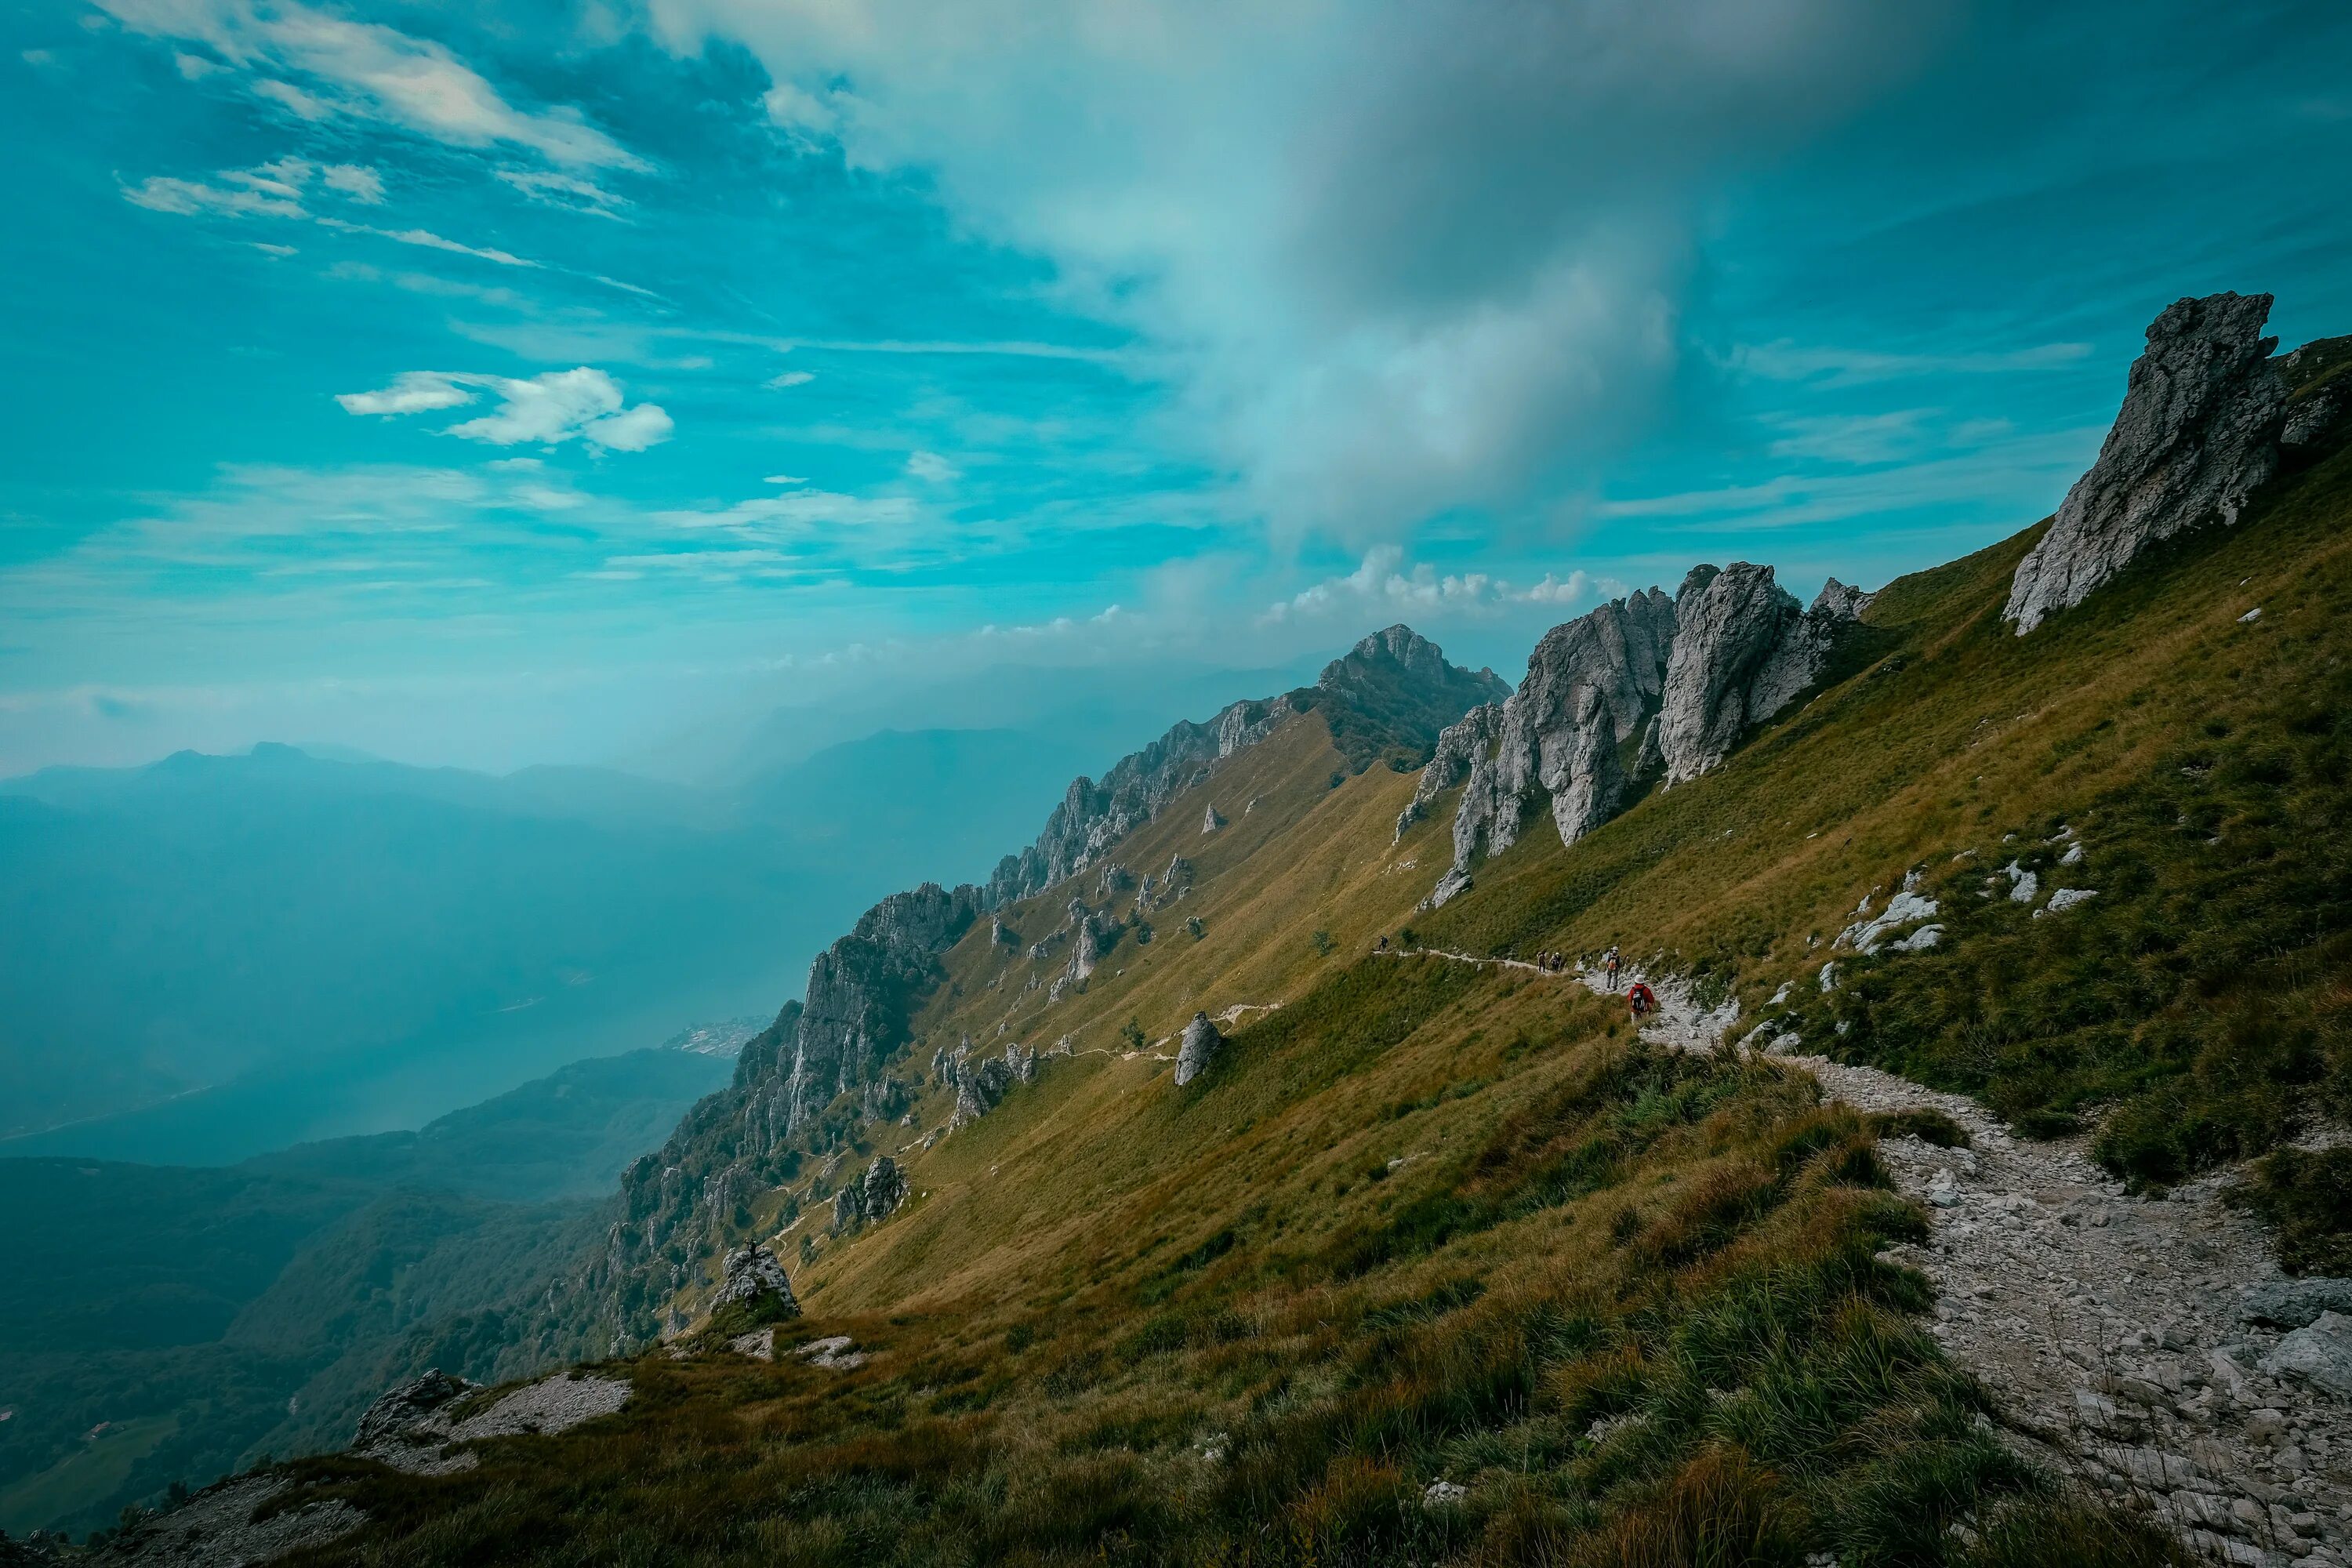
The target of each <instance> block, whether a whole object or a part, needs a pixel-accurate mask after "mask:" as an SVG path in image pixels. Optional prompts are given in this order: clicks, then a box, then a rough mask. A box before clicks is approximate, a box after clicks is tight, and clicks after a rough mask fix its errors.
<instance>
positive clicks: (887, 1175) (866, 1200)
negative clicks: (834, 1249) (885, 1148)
mask: <svg viewBox="0 0 2352 1568" xmlns="http://www.w3.org/2000/svg"><path fill="white" fill-rule="evenodd" d="M906 1201H907V1177H906V1173H904V1172H902V1171H900V1170H899V1169H898V1161H896V1160H893V1159H892V1158H890V1156H889V1155H887V1154H877V1155H876V1156H875V1157H874V1163H872V1164H871V1165H868V1166H866V1174H865V1175H864V1177H862V1178H861V1179H859V1180H857V1181H855V1182H852V1183H850V1184H848V1185H847V1186H845V1187H844V1188H842V1189H841V1191H839V1192H837V1193H835V1194H834V1195H833V1229H834V1234H835V1235H836V1236H840V1235H845V1234H846V1233H848V1232H850V1231H854V1230H856V1229H857V1228H859V1227H860V1226H868V1225H874V1224H877V1223H878V1222H880V1221H882V1220H886V1219H887V1218H889V1217H890V1216H891V1215H894V1214H896V1213H898V1205H900V1204H902V1203H905V1202H906Z"/></svg>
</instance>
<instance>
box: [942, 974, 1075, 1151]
mask: <svg viewBox="0 0 2352 1568" xmlns="http://www.w3.org/2000/svg"><path fill="white" fill-rule="evenodd" d="M1055 984H1056V985H1058V984H1061V983H1060V982H1059V981H1056V982H1055ZM1021 1048H1022V1047H1019V1046H1017V1045H1016V1046H1014V1047H1012V1049H1013V1050H1016V1051H1017V1050H1020V1049H1021ZM1024 1054H1025V1053H1024ZM950 1073H951V1075H952V1078H953V1080H954V1083H955V1091H956V1100H955V1112H954V1114H953V1115H952V1116H950V1118H949V1120H948V1126H949V1128H950V1130H953V1129H955V1128H959V1127H969V1126H970V1125H971V1123H973V1122H975V1121H979V1120H980V1119H981V1118H982V1117H983V1116H985V1115H987V1114H988V1113H989V1112H990V1111H992V1110H995V1109H996V1106H997V1102H998V1101H1000V1100H1003V1098H1004V1095H1005V1091H1006V1090H1008V1089H1011V1088H1012V1087H1013V1084H1015V1083H1016V1082H1019V1081H1021V1080H1022V1078H1023V1075H1022V1074H1021V1073H1020V1072H1018V1071H1016V1070H1015V1069H1014V1067H1013V1063H1012V1062H1010V1061H1008V1060H1006V1059H1005V1058H1003V1057H989V1058H985V1059H984V1060H981V1061H976V1062H975V1061H972V1060H971V1059H970V1058H963V1057H959V1058H956V1059H955V1060H953V1061H952V1062H951V1063H950Z"/></svg>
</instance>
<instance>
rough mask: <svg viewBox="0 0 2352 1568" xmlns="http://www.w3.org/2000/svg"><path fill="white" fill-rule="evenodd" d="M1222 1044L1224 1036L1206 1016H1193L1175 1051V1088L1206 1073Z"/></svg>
mask: <svg viewBox="0 0 2352 1568" xmlns="http://www.w3.org/2000/svg"><path fill="white" fill-rule="evenodd" d="M1224 1043H1225V1037H1224V1036H1223V1035H1221V1034H1219V1033H1218V1032H1217V1026H1216V1025H1214V1024H1213V1023H1211V1022H1209V1016H1208V1014H1206V1013H1195V1014H1193V1015H1192V1022H1191V1023H1189V1024H1187V1025H1185V1026H1184V1041H1183V1044H1181V1046H1179V1047H1177V1049H1176V1087H1177V1088H1179V1089H1181V1088H1183V1087H1184V1086H1185V1085H1186V1084H1188V1083H1191V1082H1192V1080H1193V1079H1196V1078H1199V1077H1200V1076H1201V1075H1202V1073H1204V1072H1206V1071H1207V1070H1208V1068H1209V1063H1210V1061H1211V1060H1212V1059H1213V1058H1215V1056H1216V1054H1217V1052H1218V1051H1219V1049H1221V1048H1222V1047H1223V1045H1224Z"/></svg>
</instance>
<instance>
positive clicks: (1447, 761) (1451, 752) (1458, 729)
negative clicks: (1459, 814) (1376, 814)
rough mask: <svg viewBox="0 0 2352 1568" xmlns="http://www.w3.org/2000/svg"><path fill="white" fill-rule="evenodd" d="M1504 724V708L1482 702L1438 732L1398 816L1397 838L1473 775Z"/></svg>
mask: <svg viewBox="0 0 2352 1568" xmlns="http://www.w3.org/2000/svg"><path fill="white" fill-rule="evenodd" d="M1502 724H1503V705H1502V704H1501V703H1499V702H1481V703H1480V704H1479V705H1478V706H1477V707H1475V708H1473V709H1472V710H1470V711H1469V712H1467V713H1465V714H1464V715H1462V717H1461V718H1459V719H1457V720H1455V721H1454V722H1453V723H1451V724H1448V725H1447V726H1446V727H1445V728H1444V730H1442V731H1439V732H1438V736H1437V749H1436V751H1435V752H1433V753H1432V754H1431V756H1430V759H1429V762H1428V763H1427V764H1426V765H1425V766H1423V768H1422V770H1421V779H1420V782H1419V783H1417V784H1414V785H1413V791H1412V801H1411V802H1410V803H1408V804H1407V805H1406V806H1405V808H1404V810H1402V812H1400V813H1398V814H1397V823H1396V836H1397V837H1399V838H1402V837H1404V835H1405V830H1406V829H1407V828H1409V827H1411V826H1412V825H1413V824H1414V823H1416V822H1419V821H1421V820H1422V819H1423V817H1425V816H1428V815H1429V808H1430V807H1431V806H1432V805H1434V804H1435V803H1436V801H1437V797H1438V796H1439V795H1444V793H1445V792H1446V791H1447V790H1450V789H1452V788H1453V787H1454V785H1455V784H1460V783H1461V782H1462V781H1463V780H1464V779H1465V778H1467V777H1469V776H1470V770H1471V768H1472V767H1473V766H1474V765H1475V764H1476V763H1479V762H1482V761H1484V760H1485V758H1486V753H1487V752H1490V751H1492V750H1493V749H1494V746H1495V737H1496V735H1497V734H1499V733H1500V732H1501V731H1502Z"/></svg>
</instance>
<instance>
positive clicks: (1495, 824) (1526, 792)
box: [1407, 588, 1676, 897]
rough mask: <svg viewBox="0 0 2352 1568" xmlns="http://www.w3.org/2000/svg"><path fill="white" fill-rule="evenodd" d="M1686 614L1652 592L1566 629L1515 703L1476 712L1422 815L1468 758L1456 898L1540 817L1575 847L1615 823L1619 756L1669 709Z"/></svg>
mask: <svg viewBox="0 0 2352 1568" xmlns="http://www.w3.org/2000/svg"><path fill="white" fill-rule="evenodd" d="M1675 615H1676V611H1675V604H1674V601H1672V600H1670V599H1668V598H1667V597H1666V596H1665V595H1664V594H1663V593H1660V592H1659V591H1658V590H1657V589H1655V588H1652V589H1650V590H1649V591H1648V592H1647V593H1643V594H1635V595H1632V596H1631V597H1629V598H1624V599H1619V600H1616V601H1614V602H1613V603H1611V604H1607V605H1601V607H1600V608H1599V609H1597V610H1594V611H1593V612H1591V614H1590V615H1585V616H1578V617H1577V618H1576V619H1575V620H1572V621H1570V622H1568V623H1567V624H1566V625H1564V626H1554V627H1553V628H1552V629H1551V630H1550V631H1549V632H1547V633H1545V634H1544V637H1543V640H1542V641H1540V642H1538V643H1537V644H1536V647H1535V652H1534V653H1533V654H1531V655H1529V656H1528V674H1527V679H1525V680H1522V681H1521V682H1520V683H1519V688H1518V689H1517V691H1514V692H1513V693H1511V695H1510V697H1509V699H1508V700H1506V701H1505V702H1503V703H1502V704H1501V705H1500V706H1499V707H1493V706H1489V707H1485V708H1479V709H1476V710H1473V711H1472V712H1471V713H1470V714H1468V715H1467V716H1465V718H1464V719H1463V720H1461V721H1459V722H1458V723H1456V724H1455V725H1454V726H1453V728H1451V729H1449V730H1447V731H1445V732H1444V734H1442V735H1440V736H1439V737H1438V743H1437V754H1436V757H1435V758H1433V761H1432V765H1433V767H1434V766H1435V765H1436V763H1437V760H1438V759H1441V758H1442V759H1444V769H1442V770H1440V771H1439V773H1438V774H1437V777H1436V779H1435V780H1433V779H1432V777H1431V774H1430V772H1429V770H1423V782H1422V786H1421V789H1420V790H1419V791H1416V792H1415V795H1414V800H1415V802H1416V804H1420V803H1422V802H1423V801H1424V799H1425V798H1434V796H1435V795H1437V794H1438V793H1439V792H1440V791H1442V790H1444V788H1446V787H1447V786H1448V784H1450V782H1451V780H1450V778H1449V777H1448V776H1447V775H1448V773H1460V772H1461V771H1462V770H1463V767H1464V759H1466V760H1467V772H1468V774H1469V778H1468V782H1467V783H1466V784H1465V785H1464V786H1463V791H1462V799H1461V803H1460V804H1459V805H1457V806H1456V807H1455V811H1454V865H1453V868H1452V870H1451V871H1450V872H1449V873H1448V877H1447V880H1448V881H1449V882H1452V883H1454V884H1455V886H1454V888H1453V889H1451V890H1450V891H1449V893H1448V895H1447V896H1448V897H1450V896H1452V892H1453V891H1459V890H1460V887H1462V886H1466V885H1467V875H1468V872H1469V868H1470V864H1471V861H1472V860H1473V859H1474V858H1475V856H1476V855H1477V853H1478V852H1479V850H1481V849H1482V848H1483V849H1484V850H1485V851H1486V853H1487V854H1489V855H1495V854H1500V853H1501V852H1502V851H1503V850H1505V849H1507V848H1509V847H1511V846H1512V845H1513V844H1515V843H1517V841H1518V837H1519V831H1520V826H1521V824H1522V823H1523V822H1524V821H1525V820H1526V818H1527V816H1528V814H1529V813H1531V812H1532V811H1534V810H1535V809H1537V808H1538V807H1539V806H1543V805H1549V808H1550V811H1551V816H1552V822H1553V825H1554V826H1556V827H1558V828H1559V836H1560V838H1561V841H1562V842H1564V843H1569V844H1573V843H1575V842H1576V841H1577V840H1578V839H1579V838H1580V837H1583V836H1584V835H1585V834H1587V833H1590V832H1591V830H1592V829H1593V828H1595V827H1597V826H1600V825H1601V823H1603V822H1605V821H1607V820H1608V819H1609V817H1610V816H1612V815H1614V814H1615V812H1616V810H1617V808H1618V805H1620V804H1621V802H1622V798H1623V795H1624V788H1625V777H1624V771H1623V769H1622V767H1620V766H1619V765H1618V761H1617V745H1618V742H1621V741H1624V740H1628V739H1630V738H1632V737H1633V735H1635V734H1637V733H1639V732H1640V731H1641V729H1642V727H1643V724H1645V723H1646V722H1647V721H1648V720H1649V718H1650V716H1651V714H1652V713H1654V712H1655V711H1656V710H1657V707H1658V702H1659V699H1660V696H1661V693H1662V691H1663V689H1664V681H1665V675H1666V665H1667V657H1668V650H1669V648H1671V647H1672V646H1673V644H1674V639H1675ZM1489 737H1491V747H1490V745H1489ZM1424 792H1425V795H1424ZM1407 809H1408V811H1411V810H1412V808H1411V807H1408V808H1407ZM1424 809H1425V807H1424ZM1456 873H1458V874H1459V875H1456Z"/></svg>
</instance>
